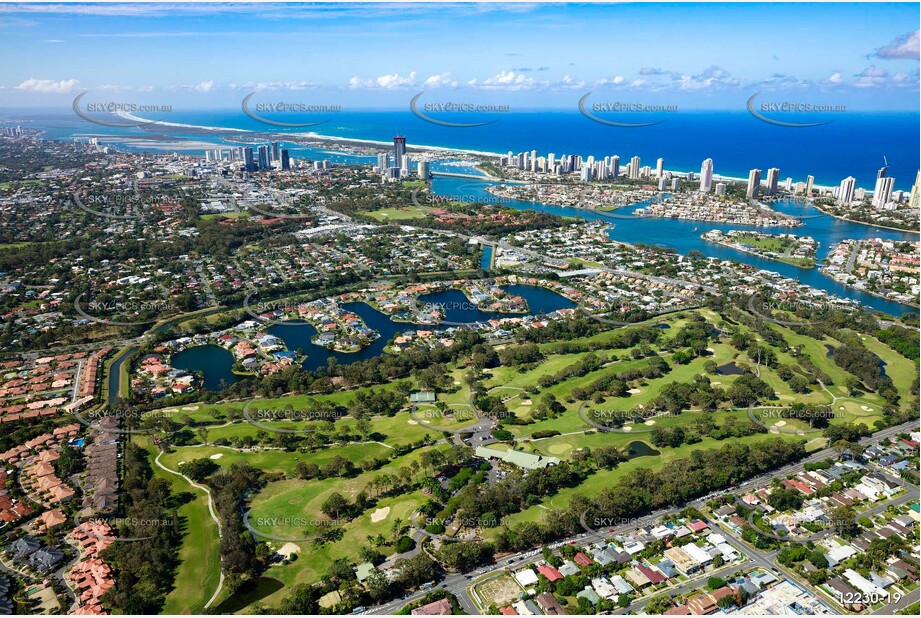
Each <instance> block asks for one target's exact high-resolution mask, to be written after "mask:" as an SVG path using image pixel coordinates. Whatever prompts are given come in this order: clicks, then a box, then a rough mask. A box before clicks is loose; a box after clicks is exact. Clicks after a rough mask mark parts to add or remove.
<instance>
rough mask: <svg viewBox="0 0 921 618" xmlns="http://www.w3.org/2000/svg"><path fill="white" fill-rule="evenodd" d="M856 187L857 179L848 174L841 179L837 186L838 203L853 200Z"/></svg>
mask: <svg viewBox="0 0 921 618" xmlns="http://www.w3.org/2000/svg"><path fill="white" fill-rule="evenodd" d="M856 188H857V179H856V178H854V177H853V176H848V177H847V178H845V179H844V180H842V181H841V184H840V185H839V186H838V203H839V204H843V205H847V204H850V203H851V202H853V201H854V195H855V193H856Z"/></svg>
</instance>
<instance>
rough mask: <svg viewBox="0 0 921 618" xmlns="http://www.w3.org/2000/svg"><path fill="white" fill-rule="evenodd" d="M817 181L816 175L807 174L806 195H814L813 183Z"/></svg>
mask: <svg viewBox="0 0 921 618" xmlns="http://www.w3.org/2000/svg"><path fill="white" fill-rule="evenodd" d="M814 182H815V176H806V197H812V185H813V183H814Z"/></svg>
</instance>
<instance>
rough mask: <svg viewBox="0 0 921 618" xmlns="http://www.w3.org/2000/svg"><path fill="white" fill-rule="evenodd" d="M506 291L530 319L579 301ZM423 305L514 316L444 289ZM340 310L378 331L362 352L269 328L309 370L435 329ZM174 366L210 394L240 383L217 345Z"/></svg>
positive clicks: (467, 320) (537, 291) (288, 326)
mask: <svg viewBox="0 0 921 618" xmlns="http://www.w3.org/2000/svg"><path fill="white" fill-rule="evenodd" d="M502 289H504V290H505V291H506V292H508V293H509V294H511V295H513V296H521V297H523V298H524V299H525V300H527V301H528V307H529V308H530V312H529V314H530V315H535V316H537V315H545V314H548V313H552V312H554V311H557V310H559V309H565V308H569V307H574V306H575V303H573V302H572V301H570V300H569V299H567V298H565V297H563V296H561V295H559V294H557V293H556V292H554V291H552V290H548V289H546V288H542V287H537V286H533V285H507V286H502ZM419 300H420V301H421V302H422V303H427V304H428V303H431V304H437V305H440V306H443V307H444V308H445V310H446V311H445V319H446V320H447V321H450V322H458V323H464V324H473V323H476V322H483V321H485V320H490V319H493V318H500V317H508V316H509V315H511V314H507V313H494V312H490V311H482V310H480V309H478V308H477V307H476V306H475V305H474V304H473V303H471V302H470V301H469V300H467V297H466V296H465V295H464V293H463V292H461V291H460V290H444V291H441V292H435V293H432V294H424V295H422V296H420V297H419ZM341 307H342V308H343V309H345V310H347V311H351V312H352V313H355V314H356V315H358V316H359V317H360V318H361V319H362V320H363V321H364V323H365V325H366V326H368V328H371V329H374V330H376V331H377V332H378V333H380V337H378V338H377V339H376V340H374V342H372V343H371V345H369V346H368V347H366V348H364V349H362V350H360V351H358V352H336V351H333V350H329V349H326V348H325V347H323V346H319V345H315V344H314V343H312V339H313V338H314V337H315V336H316V334H317V331H316V329H315V328H314V327H313V325H311V324H310V323H308V322H304V321H300V320H291V321H290V322H287V323H283V324H273V325H272V326H269V327H268V328H267V329H266V330H267V331H268V332H269V334H272V335H275V336H276V337H279V338H281V339H282V340H283V341H284V342H285V346H286V347H287V348H288V349H289V350H300V351H301V352H302V353H304V354H306V355H307V358H306V359H305V360H304V361H303V363H302V364H301V366H302V368H303V369H305V370H307V371H316V370H317V369H321V368H324V367H327V366H328V365H329V363H330V362H331V361H332V362H335V363H338V364H342V365H346V364H349V363H354V362H356V361H360V360H368V359H371V358H374V357H376V356H378V355H380V354H381V353H382V352H383V351H384V347H385V346H386V345H387V342H388V341H390V340H391V339H392V338H393V337H394V336H395V335H398V334H400V333H403V332H407V331H415V330H416V329H417V328H422V329H432V328H437V327H436V326H433V325H420V324H413V323H410V322H397V321H394V320H391V319H390V317H389V316H387V315H385V314H383V313H381V312H380V311H378V310H377V309H374V308H373V307H371V306H370V305H368V304H366V303H363V302H351V303H343V304H342V305H341ZM171 364H172V365H173V366H174V367H177V368H180V369H185V370H186V371H198V372H201V373H202V374H203V376H204V387H205V388H206V389H208V390H215V391H216V390H220V389H221V382H222V381H223V382H225V383H226V384H232V383H234V382H236V381H238V380H239V379H240V378H239V376H236V375H234V373H233V372H232V371H231V367H232V366H233V357H232V356H231V354H230V353H229V352H228V351H227V350H225V349H224V348H221V347H220V346H216V345H204V346H195V347H191V348H187V349H185V350H183V351H182V352H179V353H178V354H176V355H175V356H174V357H173V360H172V363H171Z"/></svg>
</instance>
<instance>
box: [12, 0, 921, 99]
mask: <svg viewBox="0 0 921 618" xmlns="http://www.w3.org/2000/svg"><path fill="white" fill-rule="evenodd" d="M918 21H919V5H918V4H917V3H892V4H876V3H874V4H829V3H822V4H707V3H699V4H697V3H695V4H690V3H688V4H614V5H599V4H554V5H549V4H543V5H541V4H492V5H478V4H440V5H439V4H400V5H396V4H321V5H316V4H314V5H295V4H238V5H197V6H196V5H183V4H160V5H153V4H100V5H86V4H69V5H65V4H34V5H0V38H2V40H3V45H2V47H0V105H2V106H7V107H19V106H24V107H25V106H38V105H41V106H63V105H69V104H70V102H71V101H72V100H73V97H74V96H76V95H77V94H79V93H81V92H83V91H90V92H92V93H94V94H93V96H98V97H103V98H105V100H118V101H131V102H146V103H158V104H173V105H174V106H182V107H189V108H207V107H211V108H217V107H228V108H229V107H234V106H238V105H239V101H240V100H241V98H242V97H243V96H245V95H246V94H248V93H250V92H253V91H260V92H261V93H262V94H264V95H265V96H266V97H267V98H266V100H279V101H300V102H309V103H335V104H340V105H343V106H345V107H348V108H359V107H375V108H400V107H405V105H406V101H407V100H408V98H409V97H411V96H412V95H414V94H416V93H418V92H421V91H426V92H430V93H432V94H431V96H432V97H433V99H437V100H441V101H472V102H491V103H508V104H510V105H513V106H516V107H518V108H522V107H571V106H572V104H573V101H575V100H578V98H579V97H580V96H582V95H583V94H585V93H588V92H590V91H596V92H606V93H608V94H609V95H610V96H609V97H608V100H611V99H612V98H613V97H614V95H616V100H625V101H631V102H633V101H636V102H642V103H662V104H666V103H668V104H678V105H681V106H682V107H684V108H713V109H731V108H738V106H739V102H740V101H743V102H744V101H745V100H746V99H747V98H748V97H749V96H750V95H752V94H753V93H755V92H758V91H761V92H763V93H766V94H765V95H762V96H766V97H768V98H769V99H770V100H772V101H778V100H797V101H800V100H806V101H814V102H820V103H829V104H836V105H847V106H848V108H849V109H893V110H917V109H918V100H919V95H918V80H919V77H918V70H919V50H918V47H919V42H918V41H919V33H918V29H917V25H918ZM262 94H261V95H260V96H262ZM599 96H600V95H599Z"/></svg>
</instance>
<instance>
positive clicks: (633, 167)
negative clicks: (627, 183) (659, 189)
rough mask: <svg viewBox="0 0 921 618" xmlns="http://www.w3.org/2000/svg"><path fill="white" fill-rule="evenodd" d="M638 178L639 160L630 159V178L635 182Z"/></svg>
mask: <svg viewBox="0 0 921 618" xmlns="http://www.w3.org/2000/svg"><path fill="white" fill-rule="evenodd" d="M639 177H640V158H639V157H630V178H631V179H632V180H636V179H637V178H639Z"/></svg>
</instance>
